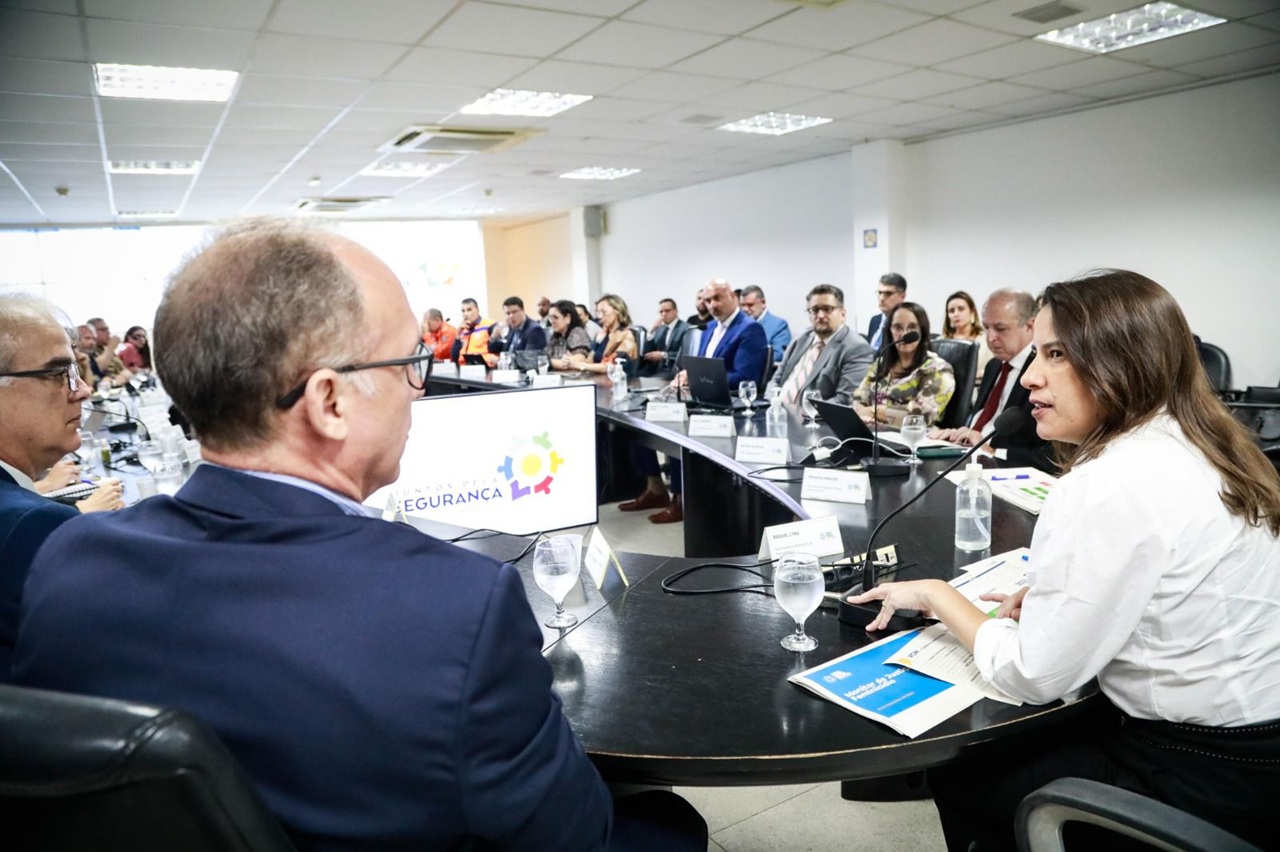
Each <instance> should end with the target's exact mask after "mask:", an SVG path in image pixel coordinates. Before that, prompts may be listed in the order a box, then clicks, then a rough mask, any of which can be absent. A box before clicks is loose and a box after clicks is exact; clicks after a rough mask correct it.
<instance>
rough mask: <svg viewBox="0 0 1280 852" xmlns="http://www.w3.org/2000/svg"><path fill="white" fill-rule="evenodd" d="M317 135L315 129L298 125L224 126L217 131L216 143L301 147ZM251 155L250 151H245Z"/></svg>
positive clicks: (242, 145)
mask: <svg viewBox="0 0 1280 852" xmlns="http://www.w3.org/2000/svg"><path fill="white" fill-rule="evenodd" d="M316 135H317V131H315V130H307V129H303V128H300V127H224V128H222V130H221V132H219V133H218V145H220V146H221V145H225V146H228V147H233V148H242V149H246V148H249V147H252V146H256V145H285V144H289V145H297V146H298V147H299V148H301V147H302V146H303V145H306V144H307V143H308V142H310V141H311V140H312V139H314V138H315V137H316ZM245 154H246V155H248V156H252V153H251V152H249V151H247V150H246V151H245Z"/></svg>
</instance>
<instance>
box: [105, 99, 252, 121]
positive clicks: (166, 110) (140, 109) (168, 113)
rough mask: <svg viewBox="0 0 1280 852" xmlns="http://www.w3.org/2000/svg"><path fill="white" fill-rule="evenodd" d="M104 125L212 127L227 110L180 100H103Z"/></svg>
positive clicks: (213, 104) (224, 106) (224, 105)
mask: <svg viewBox="0 0 1280 852" xmlns="http://www.w3.org/2000/svg"><path fill="white" fill-rule="evenodd" d="M98 106H99V108H100V109H101V110H102V122H103V124H140V125H150V126H153V127H160V126H164V125H182V126H186V127H206V128H212V127H213V126H214V125H215V124H217V123H218V119H220V118H221V117H222V113H223V112H224V111H226V108H227V105H226V104H215V103H196V102H188V103H183V102H182V101H148V100H134V99H132V98H102V99H100V100H99V102H98Z"/></svg>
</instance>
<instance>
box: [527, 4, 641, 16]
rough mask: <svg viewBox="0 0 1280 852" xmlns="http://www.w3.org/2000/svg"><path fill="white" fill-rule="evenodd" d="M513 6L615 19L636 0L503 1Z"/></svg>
mask: <svg viewBox="0 0 1280 852" xmlns="http://www.w3.org/2000/svg"><path fill="white" fill-rule="evenodd" d="M503 2H505V3H508V4H510V5H512V6H527V7H529V8H532V9H546V10H550V11H553V12H580V13H582V14H584V15H603V16H605V17H613V16H614V15H616V14H618V13H619V12H624V11H626V10H627V8H628V7H631V6H634V5H635V4H636V0H503Z"/></svg>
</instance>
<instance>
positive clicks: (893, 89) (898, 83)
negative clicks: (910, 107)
mask: <svg viewBox="0 0 1280 852" xmlns="http://www.w3.org/2000/svg"><path fill="white" fill-rule="evenodd" d="M980 82H982V81H981V80H978V79H977V78H976V77H962V76H960V75H959V74H943V73H942V72H941V71H930V70H929V69H927V68H922V69H919V70H917V71H909V72H907V73H906V74H899V75H898V76H897V77H890V78H888V79H886V80H877V81H876V82H874V83H868V84H867V85H865V86H859V87H858V88H857V89H855V90H854V91H855V92H856V93H857V94H860V95H872V96H874V97H878V98H896V99H898V100H903V101H915V100H920V99H921V98H928V97H932V96H933V95H940V94H942V93H943V92H952V91H955V90H956V89H966V88H969V87H971V86H975V85H977V84H978V83H980Z"/></svg>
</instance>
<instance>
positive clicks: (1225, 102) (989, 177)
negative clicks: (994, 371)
mask: <svg viewBox="0 0 1280 852" xmlns="http://www.w3.org/2000/svg"><path fill="white" fill-rule="evenodd" d="M906 151H907V155H908V163H909V169H908V173H909V175H910V177H909V179H908V180H909V200H908V207H909V210H910V215H909V218H908V222H909V224H908V229H907V263H906V269H904V270H902V271H903V272H904V274H906V275H907V278H908V281H909V283H910V291H909V292H910V294H911V297H912V298H913V299H914V300H916V301H919V302H921V303H922V304H924V305H925V307H926V308H927V309H928V310H929V314H930V319H934V318H935V317H938V318H939V319H940V311H941V309H942V305H943V300H944V299H945V298H946V296H947V294H948V293H950V292H951V291H953V290H968V291H969V292H970V293H971V294H972V295H973V296H974V297H975V298H976V299H978V300H979V301H981V299H982V296H983V295H984V294H986V293H989V292H990V291H991V290H993V289H995V288H996V287H1000V286H1014V287H1023V288H1025V289H1028V290H1031V291H1032V292H1036V291H1038V290H1039V289H1040V288H1042V287H1043V286H1044V285H1045V284H1048V283H1050V282H1052V281H1059V280H1062V279H1063V278H1066V277H1069V276H1071V275H1073V274H1076V273H1079V272H1083V271H1085V270H1088V269H1091V268H1096V267H1104V266H1110V267H1120V268H1128V269H1133V270H1134V271H1137V272H1141V273H1142V274H1144V275H1146V276H1148V277H1149V278H1152V279H1154V280H1155V281H1157V282H1159V283H1160V284H1162V285H1163V286H1164V287H1165V288H1166V289H1168V290H1169V291H1170V292H1171V293H1173V295H1174V296H1175V298H1177V299H1178V301H1179V303H1180V304H1181V305H1182V309H1183V311H1184V312H1185V313H1186V314H1187V318H1188V320H1189V321H1190V323H1191V327H1192V329H1193V330H1194V331H1195V332H1196V333H1197V334H1199V335H1200V336H1201V337H1202V338H1203V339H1205V340H1206V341H1209V342H1212V343H1216V344H1218V345H1219V346H1221V347H1223V348H1224V349H1226V351H1227V354H1229V355H1230V356H1231V361H1232V368H1233V372H1234V384H1235V386H1236V387H1244V386H1246V385H1249V384H1264V385H1274V384H1275V383H1276V381H1277V380H1280V346H1278V345H1277V344H1276V339H1277V331H1278V329H1280V288H1277V283H1280V234H1278V233H1277V229H1278V228H1280V76H1276V75H1272V76H1269V77H1262V78H1255V79H1251V80H1243V81H1238V82H1235V83H1228V84H1223V85H1218V86H1209V87H1205V88H1201V89H1195V90H1192V91H1187V92H1180V93H1177V94H1172V95H1166V96H1163V97H1158V98H1150V99H1147V100H1142V101H1137V102H1134V103H1128V104H1121V105H1115V106H1110V107H1103V108H1100V109H1095V110H1089V111H1087V112H1080V113H1075V114H1073V115H1066V116H1061V117H1059V118H1050V119H1044V120H1041V121H1035V122H1030V123H1026V124H1019V125H1015V126H1012V127H1006V128H1000V129H995V130H990V131H981V132H976V133H971V134H966V135H963V136H957V137H953V138H950V139H941V140H937V141H934V142H926V143H923V144H920V145H912V146H908V147H907V148H906Z"/></svg>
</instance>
